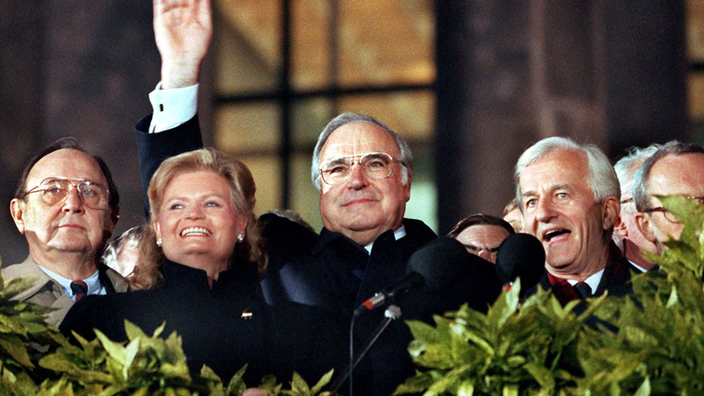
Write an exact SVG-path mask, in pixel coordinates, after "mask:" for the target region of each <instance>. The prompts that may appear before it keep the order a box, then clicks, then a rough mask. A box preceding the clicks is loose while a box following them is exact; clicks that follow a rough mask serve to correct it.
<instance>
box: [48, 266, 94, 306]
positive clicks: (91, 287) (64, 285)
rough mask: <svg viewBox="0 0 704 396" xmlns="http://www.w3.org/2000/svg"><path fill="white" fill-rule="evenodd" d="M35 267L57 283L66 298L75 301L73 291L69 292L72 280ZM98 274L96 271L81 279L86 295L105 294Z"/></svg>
mask: <svg viewBox="0 0 704 396" xmlns="http://www.w3.org/2000/svg"><path fill="white" fill-rule="evenodd" d="M37 266H38V267H39V268H41V270H42V271H44V273H45V274H47V275H49V277H50V278H52V279H54V280H55V281H57V282H58V283H59V284H60V285H61V287H62V288H63V289H64V293H66V295H67V296H69V297H71V299H72V300H73V301H76V296H75V295H74V294H73V291H72V290H71V282H72V281H74V279H68V278H64V277H63V276H61V275H59V274H57V273H55V272H53V271H50V270H49V269H47V268H44V267H42V266H41V265H38V264H37ZM99 275H100V274H99V273H98V271H95V273H93V275H91V276H89V277H87V278H85V279H83V281H84V282H85V283H86V285H88V293H86V294H105V288H104V287H103V285H102V284H101V283H100V276H99Z"/></svg>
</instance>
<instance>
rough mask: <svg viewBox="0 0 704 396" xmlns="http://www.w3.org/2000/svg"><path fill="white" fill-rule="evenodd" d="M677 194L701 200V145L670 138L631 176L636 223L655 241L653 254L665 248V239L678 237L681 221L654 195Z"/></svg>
mask: <svg viewBox="0 0 704 396" xmlns="http://www.w3.org/2000/svg"><path fill="white" fill-rule="evenodd" d="M671 195H677V196H681V197H685V198H687V199H691V200H694V201H696V202H698V203H704V148H702V147H701V146H699V145H696V144H692V143H683V142H678V141H670V142H667V143H666V144H665V145H663V146H662V147H660V148H659V149H658V150H657V151H656V152H655V153H654V154H653V155H652V156H650V157H649V158H648V159H646V160H645V161H644V162H643V164H642V165H641V166H640V167H639V168H638V170H637V171H636V173H635V175H634V176H633V199H634V201H635V205H636V209H637V210H638V213H637V214H636V216H635V218H636V223H637V224H638V228H639V229H640V231H641V232H642V233H643V235H644V236H645V237H646V238H647V239H648V241H650V242H651V243H653V244H655V247H656V248H657V253H662V252H664V251H665V250H667V245H666V242H667V241H670V240H678V239H679V238H680V235H681V234H682V227H683V224H682V223H681V222H679V221H678V220H677V218H675V216H674V214H673V213H671V212H669V211H668V210H667V209H665V208H663V207H662V203H661V202H660V199H659V198H658V196H671Z"/></svg>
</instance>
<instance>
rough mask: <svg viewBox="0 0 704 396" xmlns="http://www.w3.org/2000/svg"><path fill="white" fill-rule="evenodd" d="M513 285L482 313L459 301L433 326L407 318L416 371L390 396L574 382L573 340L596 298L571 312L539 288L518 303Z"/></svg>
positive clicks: (546, 387) (546, 388)
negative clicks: (579, 310) (455, 308)
mask: <svg viewBox="0 0 704 396" xmlns="http://www.w3.org/2000/svg"><path fill="white" fill-rule="evenodd" d="M519 290H520V284H517V285H514V287H512V288H511V290H510V291H508V292H503V293H502V294H501V296H500V297H499V298H498V300H497V301H496V303H495V304H494V305H493V306H492V307H491V308H490V309H489V311H488V312H487V314H482V313H479V312H477V311H474V310H471V309H469V308H467V307H466V306H463V307H462V308H461V309H460V310H459V311H457V312H453V313H448V314H446V315H445V316H443V317H440V316H436V317H435V318H434V319H435V327H433V326H430V325H427V324H425V323H422V322H414V321H409V322H408V325H409V326H410V328H411V332H412V333H413V336H414V338H415V339H414V341H413V342H412V343H411V345H410V346H409V352H410V353H411V355H412V357H413V360H414V362H415V363H416V364H417V365H418V366H420V367H421V370H419V371H418V372H417V374H416V375H415V376H414V377H412V378H410V379H409V380H407V381H406V382H405V383H404V384H403V385H401V386H399V388H398V389H397V391H396V394H403V393H414V392H421V391H425V393H424V395H440V394H453V395H472V394H503V395H518V394H544V395H550V394H556V392H558V391H567V390H570V389H572V388H575V387H576V384H577V380H578V379H579V378H581V376H582V372H581V368H580V367H579V365H577V364H574V363H573V362H574V361H575V360H576V359H575V356H576V348H577V339H578V337H579V335H580V334H581V333H582V331H583V328H584V321H585V320H586V319H587V318H588V317H589V316H590V315H591V313H592V312H593V311H594V310H595V309H596V308H597V307H598V306H599V304H600V303H601V302H602V301H603V298H600V299H596V300H594V303H593V304H592V305H591V306H590V307H589V308H588V309H587V310H586V311H585V312H583V313H582V314H580V315H576V314H575V313H574V312H573V310H574V308H575V307H576V305H577V304H578V303H577V302H573V303H570V304H568V305H567V306H565V307H562V306H561V305H560V303H559V302H558V301H557V299H556V298H555V297H554V296H552V295H550V294H548V293H545V292H542V291H539V292H538V293H537V294H535V295H533V296H531V297H529V298H528V299H527V300H526V301H525V302H524V303H522V304H521V303H520V302H519Z"/></svg>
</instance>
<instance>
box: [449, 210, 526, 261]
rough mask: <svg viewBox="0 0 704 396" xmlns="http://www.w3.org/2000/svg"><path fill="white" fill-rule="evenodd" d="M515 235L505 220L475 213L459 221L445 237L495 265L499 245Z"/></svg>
mask: <svg viewBox="0 0 704 396" xmlns="http://www.w3.org/2000/svg"><path fill="white" fill-rule="evenodd" d="M515 233H516V231H514V229H513V227H512V226H511V224H509V223H508V222H506V221H505V220H503V219H501V218H498V217H496V216H491V215H485V214H482V213H477V214H473V215H470V216H467V217H465V218H464V219H462V220H460V221H459V222H458V223H457V224H455V226H454V227H453V228H452V229H451V230H450V232H448V233H447V236H448V237H450V238H455V239H457V240H458V241H460V243H462V244H463V245H464V247H465V248H466V249H467V251H468V252H469V253H472V254H474V255H477V256H479V257H481V258H483V259H484V260H487V261H490V262H492V263H494V264H496V253H498V251H499V245H501V242H503V241H504V239H506V238H508V237H509V236H510V235H513V234H515Z"/></svg>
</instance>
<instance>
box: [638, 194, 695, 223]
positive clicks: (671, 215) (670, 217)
mask: <svg viewBox="0 0 704 396" xmlns="http://www.w3.org/2000/svg"><path fill="white" fill-rule="evenodd" d="M685 198H686V199H691V200H694V201H697V203H698V204H700V205H702V204H704V196H700V197H685ZM643 212H645V213H653V212H662V215H663V216H665V219H667V221H669V222H671V223H679V222H678V221H677V218H676V217H675V214H674V213H672V212H670V211H669V210H667V209H665V208H663V207H662V206H658V207H656V208H650V209H646V210H644V211H643Z"/></svg>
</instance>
